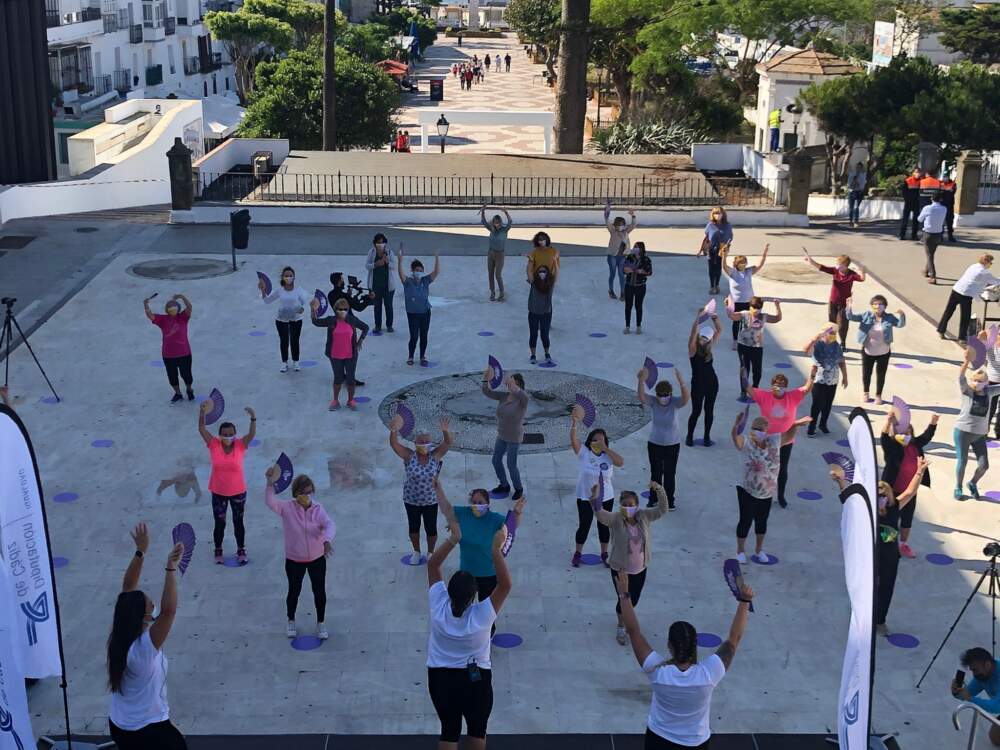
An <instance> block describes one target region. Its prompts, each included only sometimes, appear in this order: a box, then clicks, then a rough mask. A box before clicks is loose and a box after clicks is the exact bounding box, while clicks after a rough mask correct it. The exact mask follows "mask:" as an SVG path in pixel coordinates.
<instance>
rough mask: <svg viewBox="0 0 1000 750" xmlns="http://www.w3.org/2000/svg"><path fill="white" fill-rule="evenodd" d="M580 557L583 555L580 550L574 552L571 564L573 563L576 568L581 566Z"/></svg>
mask: <svg viewBox="0 0 1000 750" xmlns="http://www.w3.org/2000/svg"><path fill="white" fill-rule="evenodd" d="M580 557H581V555H580V553H579V552H574V553H573V559H572V560H570V561H569V564H570V565H572V566H573V567H574V568H579V567H580Z"/></svg>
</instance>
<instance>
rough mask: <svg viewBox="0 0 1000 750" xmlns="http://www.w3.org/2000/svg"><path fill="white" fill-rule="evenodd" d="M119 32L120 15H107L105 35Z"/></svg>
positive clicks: (105, 18)
mask: <svg viewBox="0 0 1000 750" xmlns="http://www.w3.org/2000/svg"><path fill="white" fill-rule="evenodd" d="M116 31H118V14H117V13H107V14H105V16H104V33H105V34H113V33H114V32H116Z"/></svg>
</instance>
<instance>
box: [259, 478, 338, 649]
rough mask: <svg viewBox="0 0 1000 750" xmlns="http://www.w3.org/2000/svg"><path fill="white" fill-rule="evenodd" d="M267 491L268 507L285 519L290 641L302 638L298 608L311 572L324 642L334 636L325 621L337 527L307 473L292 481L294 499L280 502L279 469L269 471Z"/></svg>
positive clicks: (321, 636)
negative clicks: (329, 563) (276, 489)
mask: <svg viewBox="0 0 1000 750" xmlns="http://www.w3.org/2000/svg"><path fill="white" fill-rule="evenodd" d="M266 476H267V489H266V490H265V492H264V501H265V502H266V503H267V507H268V508H270V509H271V510H273V511H274V512H275V513H277V514H278V515H279V516H281V526H282V528H283V529H284V533H285V575H286V576H288V597H287V598H286V599H285V605H286V607H287V609H288V628H287V630H286V633H287V635H288V637H289V638H294V637H295V636H296V635H298V630H297V629H296V627H295V608H296V607H297V606H298V603H299V594H300V593H301V592H302V580H303V579H304V578H305V575H306V573H309V583H310V584H311V585H312V591H313V600H314V601H315V603H316V627H317V629H318V631H319V632H318V633H317V635H318V636H319V638H320V640H326V639H327V638H329V637H330V633H329V632H328V631H327V629H326V624H325V623H324V622H323V619H324V617H325V615H326V558H328V557H329V556H330V555H332V554H333V537H334V536H335V535H336V533H337V526H336V524H334V522H333V519H332V518H330V516H328V515H327V513H326V510H325V509H324V508H323V506H322V505H320V504H319V503H317V502H314V501H313V495H314V494H315V493H316V487H315V485H313V481H312V480H311V479H310V478H309V477H307V476H306V475H305V474H299V475H298V476H297V477H295V479H294V480H293V481H292V497H293V498H294V499H293V500H278V499H277V497H276V496H275V492H274V483H275V482H276V481H277V480H278V478H279V477H280V476H281V472H280V470H279V469H278V467H277V466H272V467H271V468H270V469H268V470H267V474H266Z"/></svg>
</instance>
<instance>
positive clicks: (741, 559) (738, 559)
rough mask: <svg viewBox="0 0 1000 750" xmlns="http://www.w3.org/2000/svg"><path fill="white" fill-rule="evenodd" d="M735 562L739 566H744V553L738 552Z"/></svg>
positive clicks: (745, 560) (745, 559) (745, 561)
mask: <svg viewBox="0 0 1000 750" xmlns="http://www.w3.org/2000/svg"><path fill="white" fill-rule="evenodd" d="M736 562H738V563H739V564H740V565H746V563H747V556H746V553H744V552H740V553H739V554H737V555H736Z"/></svg>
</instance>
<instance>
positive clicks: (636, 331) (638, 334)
mask: <svg viewBox="0 0 1000 750" xmlns="http://www.w3.org/2000/svg"><path fill="white" fill-rule="evenodd" d="M635 335H636V336H641V335H642V326H636V327H635Z"/></svg>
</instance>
